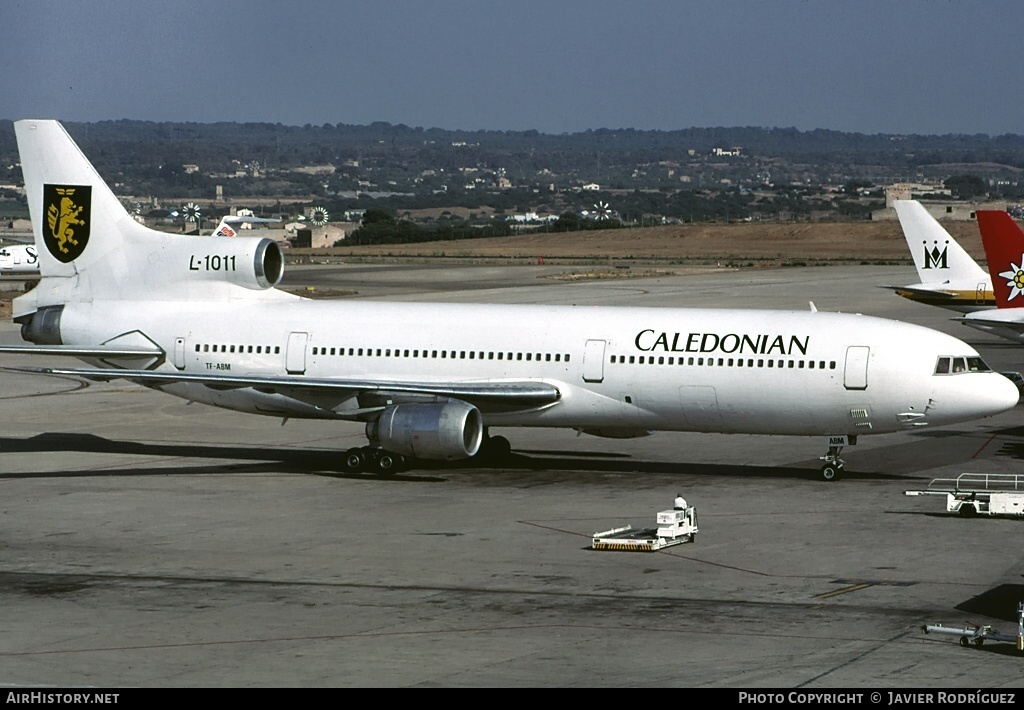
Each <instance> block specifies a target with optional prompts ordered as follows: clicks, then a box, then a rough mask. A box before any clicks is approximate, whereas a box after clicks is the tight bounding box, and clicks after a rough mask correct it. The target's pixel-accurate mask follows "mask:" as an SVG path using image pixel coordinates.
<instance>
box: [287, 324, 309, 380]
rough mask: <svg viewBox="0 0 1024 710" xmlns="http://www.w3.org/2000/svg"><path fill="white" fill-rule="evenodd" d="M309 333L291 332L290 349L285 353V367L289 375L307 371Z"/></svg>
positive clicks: (289, 338) (289, 335)
mask: <svg viewBox="0 0 1024 710" xmlns="http://www.w3.org/2000/svg"><path fill="white" fill-rule="evenodd" d="M307 340H309V333H289V334H288V349H287V350H286V351H285V354H284V369H285V370H287V371H288V374H289V375H304V374H305V373H306V341H307Z"/></svg>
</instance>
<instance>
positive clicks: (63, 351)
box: [0, 345, 165, 359]
mask: <svg viewBox="0 0 1024 710" xmlns="http://www.w3.org/2000/svg"><path fill="white" fill-rule="evenodd" d="M0 355H62V356H68V357H93V358H104V359H111V358H113V359H120V358H153V357H157V358H158V357H163V356H164V355H165V353H164V351H163V350H161V349H160V348H123V347H117V346H104V345H93V346H86V347H79V346H77V345H0Z"/></svg>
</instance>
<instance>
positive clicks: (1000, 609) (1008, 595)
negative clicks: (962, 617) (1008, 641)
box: [953, 584, 1024, 631]
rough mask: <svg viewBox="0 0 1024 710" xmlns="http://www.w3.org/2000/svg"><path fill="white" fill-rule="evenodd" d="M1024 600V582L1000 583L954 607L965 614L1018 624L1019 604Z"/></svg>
mask: <svg viewBox="0 0 1024 710" xmlns="http://www.w3.org/2000/svg"><path fill="white" fill-rule="evenodd" d="M1022 601H1024V584H1000V585H999V586H998V587H993V588H992V589H989V590H987V591H985V592H982V593H981V594H979V595H977V596H975V597H971V598H970V599H968V600H967V601H965V602H963V603H961V604H957V605H956V606H955V607H953V608H954V609H956V610H957V611H962V612H964V613H965V614H975V615H977V616H987V617H990V618H992V619H1001V620H1004V621H1011V622H1013V624H1014V626H1016V624H1017V605H1018V604H1019V603H1020V602H1022ZM1000 630H1001V631H1002V630H1005V631H1013V629H1000Z"/></svg>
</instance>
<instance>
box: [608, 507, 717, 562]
mask: <svg viewBox="0 0 1024 710" xmlns="http://www.w3.org/2000/svg"><path fill="white" fill-rule="evenodd" d="M657 522H658V527H656V528H640V529H634V528H633V526H631V525H627V526H625V527H622V528H614V529H613V530H605V531H604V532H599V533H594V549H595V550H609V551H618V552H654V551H656V550H661V549H664V548H666V547H672V546H673V545H681V544H682V543H684V542H694V541H695V540H696V538H697V533H698V532H700V530H699V529H698V528H697V509H696V508H693V507H692V506H691V507H689V508H686V509H685V510H663V511H661V512H659V513H658V521H657Z"/></svg>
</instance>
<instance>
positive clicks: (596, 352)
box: [583, 340, 606, 382]
mask: <svg viewBox="0 0 1024 710" xmlns="http://www.w3.org/2000/svg"><path fill="white" fill-rule="evenodd" d="M605 345H606V342H605V341H604V340H588V341H587V346H586V349H585V350H584V351H583V381H584V382H603V381H604V346H605Z"/></svg>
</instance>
